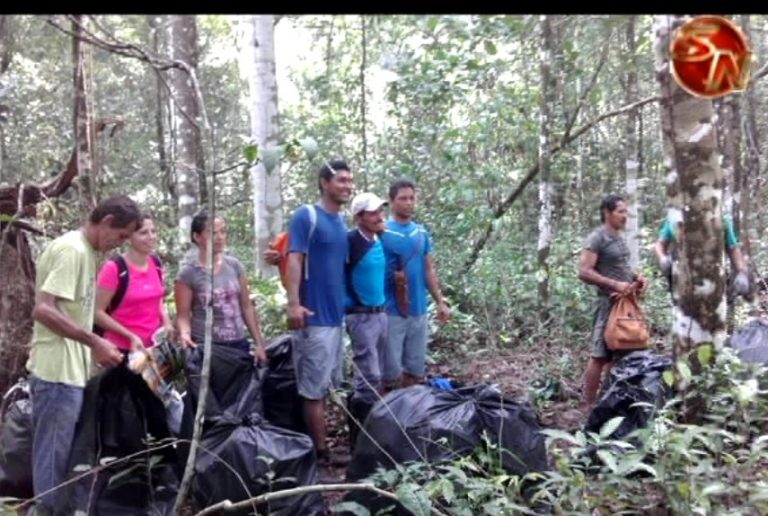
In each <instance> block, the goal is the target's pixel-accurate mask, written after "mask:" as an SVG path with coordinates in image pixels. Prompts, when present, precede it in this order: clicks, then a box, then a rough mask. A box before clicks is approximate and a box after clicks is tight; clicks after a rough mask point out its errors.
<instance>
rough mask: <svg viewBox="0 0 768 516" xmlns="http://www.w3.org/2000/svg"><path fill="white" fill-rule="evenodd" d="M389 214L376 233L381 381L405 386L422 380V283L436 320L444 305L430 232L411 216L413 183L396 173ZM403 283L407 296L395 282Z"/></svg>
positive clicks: (444, 317)
mask: <svg viewBox="0 0 768 516" xmlns="http://www.w3.org/2000/svg"><path fill="white" fill-rule="evenodd" d="M389 206H390V210H391V218H390V219H389V220H388V221H387V223H386V231H385V232H384V234H383V235H382V237H381V240H382V243H383V244H384V253H385V255H386V257H387V276H386V278H385V288H386V298H387V313H388V315H389V317H388V330H387V331H388V334H389V335H388V338H387V341H388V346H387V354H386V361H385V367H384V383H385V384H386V386H387V387H389V388H394V387H397V386H399V385H402V386H403V387H407V386H409V385H413V384H415V383H419V382H421V381H422V380H423V378H424V374H425V365H426V355H427V333H428V324H427V295H426V293H427V289H429V292H430V294H431V295H432V298H433V299H434V301H435V303H436V304H437V320H438V322H440V323H441V324H442V323H445V322H447V321H448V318H449V317H450V313H451V312H450V309H449V308H448V305H446V303H445V300H444V299H443V294H442V293H441V292H440V284H439V281H438V278H437V272H436V271H435V266H434V262H433V261H432V238H431V237H430V235H429V232H427V230H426V229H424V226H422V225H421V224H417V223H416V222H414V221H413V212H414V209H415V207H416V185H415V184H414V183H413V182H412V181H409V180H406V179H400V180H398V181H395V182H394V183H392V185H391V186H390V187H389ZM398 276H400V277H402V278H403V279H404V284H405V285H407V293H408V295H407V298H406V297H405V296H403V295H402V294H403V291H402V290H401V288H400V287H398V286H397V285H396V281H400V278H399V277H398Z"/></svg>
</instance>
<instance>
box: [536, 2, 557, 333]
mask: <svg viewBox="0 0 768 516" xmlns="http://www.w3.org/2000/svg"><path fill="white" fill-rule="evenodd" d="M552 23H553V22H552V17H551V16H549V15H544V16H542V17H541V21H540V27H541V49H540V56H539V69H540V70H541V101H540V103H539V119H540V125H539V241H538V291H539V296H538V302H539V307H538V310H539V321H540V322H541V323H542V324H544V323H545V322H546V321H547V319H548V313H549V311H548V309H547V308H548V305H549V249H550V245H551V243H552V191H553V188H552V181H551V177H550V165H551V161H552V155H551V153H550V147H551V143H550V135H551V131H552V111H553V107H554V103H555V100H554V95H555V84H554V82H555V73H553V70H552V69H551V66H552V62H553V48H552V40H553V34H552Z"/></svg>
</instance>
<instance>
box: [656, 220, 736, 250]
mask: <svg viewBox="0 0 768 516" xmlns="http://www.w3.org/2000/svg"><path fill="white" fill-rule="evenodd" d="M723 232H724V234H725V235H724V236H725V248H726V249H733V248H734V247H738V246H740V245H741V242H739V237H738V236H737V235H736V228H734V227H733V219H732V218H731V216H730V215H723ZM659 239H661V240H664V241H666V242H675V241H676V240H677V228H676V227H673V226H672V222H670V220H669V218H666V219H664V222H663V223H662V225H661V229H660V230H659Z"/></svg>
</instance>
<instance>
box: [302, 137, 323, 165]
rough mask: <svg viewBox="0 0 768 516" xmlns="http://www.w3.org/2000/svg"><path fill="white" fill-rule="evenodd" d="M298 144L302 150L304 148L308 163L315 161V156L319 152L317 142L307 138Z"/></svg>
mask: <svg viewBox="0 0 768 516" xmlns="http://www.w3.org/2000/svg"><path fill="white" fill-rule="evenodd" d="M299 143H300V144H301V146H302V148H304V152H306V153H307V159H309V160H310V161H312V160H313V159H315V156H317V152H318V150H319V147H318V145H317V141H315V139H314V138H309V137H307V138H302V139H301V140H299Z"/></svg>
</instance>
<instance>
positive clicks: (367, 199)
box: [350, 192, 389, 215]
mask: <svg viewBox="0 0 768 516" xmlns="http://www.w3.org/2000/svg"><path fill="white" fill-rule="evenodd" d="M388 204H389V203H388V202H387V201H385V200H384V199H382V198H380V197H379V196H378V195H376V194H374V193H371V192H363V193H361V194H357V195H356V196H355V198H354V199H352V204H351V205H350V206H351V207H350V209H351V210H352V215H357V214H358V213H360V212H363V211H377V210H378V209H379V208H381V207H382V206H387V205H388Z"/></svg>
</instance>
